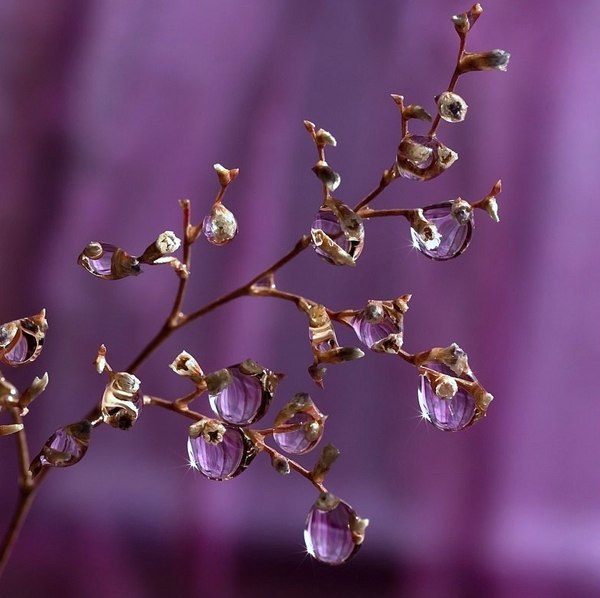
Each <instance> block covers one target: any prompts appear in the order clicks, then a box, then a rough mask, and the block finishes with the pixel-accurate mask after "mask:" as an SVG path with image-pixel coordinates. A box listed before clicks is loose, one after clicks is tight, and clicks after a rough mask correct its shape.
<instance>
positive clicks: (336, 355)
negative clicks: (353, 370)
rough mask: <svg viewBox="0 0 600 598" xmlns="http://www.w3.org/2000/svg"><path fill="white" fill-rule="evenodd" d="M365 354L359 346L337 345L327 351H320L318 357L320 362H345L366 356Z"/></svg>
mask: <svg viewBox="0 0 600 598" xmlns="http://www.w3.org/2000/svg"><path fill="white" fill-rule="evenodd" d="M364 356H365V354H364V352H363V351H361V350H360V349H359V348H358V347H335V348H333V349H329V350H327V351H319V352H318V353H317V355H316V358H317V360H318V362H319V363H332V364H333V363H343V362H344V361H354V360H355V359H360V358H361V357H364Z"/></svg>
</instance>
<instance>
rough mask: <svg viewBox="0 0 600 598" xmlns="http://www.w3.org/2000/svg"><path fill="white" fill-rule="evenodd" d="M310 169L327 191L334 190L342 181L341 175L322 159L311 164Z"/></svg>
mask: <svg viewBox="0 0 600 598" xmlns="http://www.w3.org/2000/svg"><path fill="white" fill-rule="evenodd" d="M312 171H313V172H314V173H315V174H316V175H317V178H318V179H319V180H320V181H321V182H322V183H323V184H324V185H325V187H327V189H328V190H329V191H335V190H336V189H337V188H338V187H339V186H340V183H341V182H342V177H341V176H340V175H339V174H338V173H337V172H335V171H334V170H333V168H331V166H329V164H327V162H325V161H324V160H319V161H318V162H317V163H316V164H315V165H314V166H313V168H312Z"/></svg>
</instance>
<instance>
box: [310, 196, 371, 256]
mask: <svg viewBox="0 0 600 598" xmlns="http://www.w3.org/2000/svg"><path fill="white" fill-rule="evenodd" d="M311 229H312V230H313V231H322V232H324V233H325V234H326V235H327V237H329V239H331V241H333V245H332V246H330V244H329V243H328V242H327V240H325V242H324V243H321V244H317V243H315V242H314V238H313V247H314V249H315V251H316V252H317V254H318V255H319V256H321V257H322V258H323V259H324V260H325V261H327V262H329V263H330V264H334V265H348V264H352V263H354V261H355V260H357V259H358V257H359V256H360V254H361V253H362V250H363V247H364V228H363V226H362V223H361V224H359V225H358V231H357V234H356V235H347V234H344V231H343V229H342V225H341V224H340V220H339V218H338V216H337V215H336V214H334V212H333V211H332V210H330V209H329V208H321V209H320V210H319V212H318V214H317V216H316V218H315V220H314V222H313V223H312V227H311ZM313 237H314V235H313ZM336 246H337V247H336ZM340 250H341V251H340Z"/></svg>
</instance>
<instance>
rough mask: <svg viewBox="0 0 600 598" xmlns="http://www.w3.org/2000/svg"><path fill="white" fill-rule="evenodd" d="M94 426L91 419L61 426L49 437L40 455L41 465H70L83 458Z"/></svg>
mask: <svg viewBox="0 0 600 598" xmlns="http://www.w3.org/2000/svg"><path fill="white" fill-rule="evenodd" d="M91 431H92V426H91V424H90V422H89V421H85V420H84V421H81V422H78V423H76V424H71V425H69V426H65V427H64V428H59V429H58V430H56V432H54V434H52V436H50V438H48V440H47V441H46V444H45V445H44V447H43V448H42V452H41V453H40V455H39V462H40V463H41V465H48V466H50V467H70V466H71V465H75V463H78V462H79V461H81V459H83V457H84V455H85V453H86V451H87V449H88V445H89V440H90V433H91Z"/></svg>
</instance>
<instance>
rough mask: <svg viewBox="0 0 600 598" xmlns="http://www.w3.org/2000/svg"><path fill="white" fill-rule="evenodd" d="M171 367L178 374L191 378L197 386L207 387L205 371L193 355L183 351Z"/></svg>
mask: <svg viewBox="0 0 600 598" xmlns="http://www.w3.org/2000/svg"><path fill="white" fill-rule="evenodd" d="M169 367H170V368H171V369H172V370H173V371H174V372H175V373H176V374H177V375H178V376H184V377H186V378H189V379H190V380H191V381H192V382H193V383H194V384H195V385H196V386H198V387H203V388H206V382H205V380H204V372H203V371H202V368H201V367H200V364H199V363H198V362H197V361H196V359H195V358H194V356H193V355H191V354H190V353H188V352H187V351H182V352H181V353H180V354H179V355H178V356H177V357H176V358H175V359H174V360H173V362H172V363H170V364H169Z"/></svg>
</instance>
